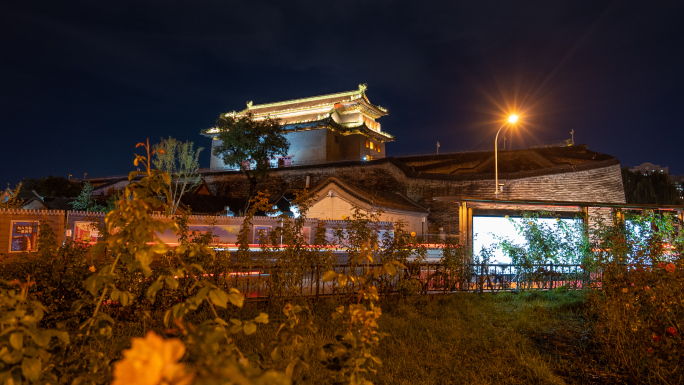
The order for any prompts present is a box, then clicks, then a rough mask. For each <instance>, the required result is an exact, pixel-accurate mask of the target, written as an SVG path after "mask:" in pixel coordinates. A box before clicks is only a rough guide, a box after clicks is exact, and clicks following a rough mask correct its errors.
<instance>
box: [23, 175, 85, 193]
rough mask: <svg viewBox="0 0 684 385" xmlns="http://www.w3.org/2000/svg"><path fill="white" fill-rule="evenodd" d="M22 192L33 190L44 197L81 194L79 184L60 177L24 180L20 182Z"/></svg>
mask: <svg viewBox="0 0 684 385" xmlns="http://www.w3.org/2000/svg"><path fill="white" fill-rule="evenodd" d="M21 184H22V186H23V187H22V188H23V190H24V191H31V190H35V191H36V192H37V193H38V195H40V196H44V197H67V198H71V197H75V196H77V195H78V194H79V193H80V192H81V184H80V183H79V182H76V181H71V180H68V179H66V178H63V177H61V176H52V175H50V176H44V177H42V178H40V179H34V178H26V179H24V180H22V181H21Z"/></svg>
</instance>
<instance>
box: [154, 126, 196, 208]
mask: <svg viewBox="0 0 684 385" xmlns="http://www.w3.org/2000/svg"><path fill="white" fill-rule="evenodd" d="M202 150H204V148H203V147H199V148H198V149H197V150H195V149H194V143H193V142H189V141H185V143H183V142H180V141H178V140H176V139H174V138H172V137H170V136H169V138H168V139H164V138H162V139H161V143H158V144H155V145H154V155H155V158H154V160H153V161H152V163H153V164H154V167H156V168H157V169H158V170H161V171H165V172H166V173H167V174H169V175H170V176H171V182H170V183H169V185H168V186H167V188H168V191H169V199H170V202H168V203H169V207H170V210H171V214H172V215H173V214H175V213H176V210H177V209H178V205H179V204H180V201H181V197H182V196H183V194H185V193H186V192H188V191H190V190H192V189H193V188H194V187H195V186H197V185H198V184H199V183H200V182H201V181H202V177H201V176H200V175H199V173H198V172H197V171H198V170H199V154H200V152H202Z"/></svg>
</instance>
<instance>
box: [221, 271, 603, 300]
mask: <svg viewBox="0 0 684 385" xmlns="http://www.w3.org/2000/svg"><path fill="white" fill-rule="evenodd" d="M405 265H406V268H405V269H400V270H399V271H398V273H397V274H396V275H394V276H393V277H389V276H386V275H385V276H379V277H372V278H371V280H372V284H373V285H374V286H376V287H377V289H378V292H379V293H380V294H381V295H411V294H437V293H456V292H475V293H485V292H503V291H524V290H552V289H559V288H564V289H568V290H579V289H583V288H587V287H590V286H592V285H593V286H594V287H595V286H597V285H600V282H601V274H600V273H599V272H591V271H588V270H585V269H584V268H583V267H582V266H581V265H558V264H544V265H527V266H516V265H505V264H459V265H455V266H454V265H452V266H449V265H445V264H443V263H426V262H407V263H406V264H405ZM379 266H380V265H377V264H375V265H359V266H351V265H333V266H326V267H323V266H309V267H307V268H303V269H302V268H299V269H294V270H293V269H292V268H288V267H283V266H279V265H277V264H276V265H272V266H256V265H253V266H245V267H235V268H233V269H232V270H231V271H230V272H227V273H224V274H222V278H221V281H223V284H224V285H225V286H227V287H235V288H237V289H239V290H240V291H241V292H243V293H244V294H245V295H246V296H247V297H248V298H253V299H272V298H277V297H324V296H344V295H353V294H356V293H358V291H359V290H360V288H361V285H360V284H359V283H358V282H352V281H348V282H347V283H346V284H345V285H342V286H340V285H339V284H338V282H337V281H333V282H323V281H322V279H321V277H322V276H323V274H324V273H325V272H326V271H328V270H333V271H335V272H337V273H339V274H345V275H353V276H361V275H363V274H365V273H366V271H367V270H368V269H369V268H370V269H373V268H376V267H379Z"/></svg>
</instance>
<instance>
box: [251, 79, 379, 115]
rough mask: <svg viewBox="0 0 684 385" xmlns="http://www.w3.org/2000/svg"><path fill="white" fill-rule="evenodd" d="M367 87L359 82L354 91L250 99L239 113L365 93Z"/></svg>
mask: <svg viewBox="0 0 684 385" xmlns="http://www.w3.org/2000/svg"><path fill="white" fill-rule="evenodd" d="M367 88H368V86H366V85H365V84H359V88H358V89H357V90H354V91H344V92H337V93H333V94H325V95H318V96H309V97H307V98H299V99H289V100H283V101H280V102H273V103H264V104H252V102H251V101H250V102H247V109H245V110H243V111H240V112H239V113H242V112H245V111H250V110H255V109H258V108H266V107H275V106H281V105H285V104H292V103H302V102H309V101H313V100H318V99H328V98H334V97H342V96H350V95H357V94H361V95H363V94H364V93H365V92H366V89H367Z"/></svg>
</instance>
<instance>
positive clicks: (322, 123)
mask: <svg viewBox="0 0 684 385" xmlns="http://www.w3.org/2000/svg"><path fill="white" fill-rule="evenodd" d="M248 114H251V115H252V117H253V119H265V118H267V117H271V118H276V119H280V122H281V124H282V127H283V131H284V132H285V137H286V138H287V140H288V141H289V142H290V151H289V153H288V155H287V156H284V157H280V158H279V159H273V160H272V166H273V167H284V166H285V167H287V166H298V165H309V164H321V163H328V162H337V161H364V160H365V161H370V160H373V159H381V158H384V157H385V144H386V143H387V142H392V141H394V137H393V136H392V135H390V134H388V133H386V132H383V131H382V128H381V125H380V123H379V122H378V121H377V119H379V118H380V117H382V116H385V115H387V110H386V109H384V108H383V107H380V106H378V105H374V104H372V103H371V102H370V101H369V100H368V97H367V96H366V86H365V85H359V88H358V89H357V90H354V91H348V92H341V93H336V94H328V95H321V96H314V97H309V98H302V99H294V100H287V101H283V102H276V103H267V104H256V105H255V104H253V103H252V102H248V103H247V108H245V109H244V110H242V111H240V112H235V111H233V112H229V113H226V115H227V116H229V115H235V116H238V117H241V116H247V115H248ZM217 134H218V130H216V129H208V130H205V131H204V132H203V135H206V136H210V137H212V138H213V139H214V140H213V141H212V149H213V147H214V146H216V145H219V144H220V141H219V140H218V138H217ZM210 168H211V169H214V170H225V169H228V167H227V166H225V165H224V164H223V162H222V160H221V159H220V158H218V157H216V156H214V155H213V153H212V158H211V165H210Z"/></svg>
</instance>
